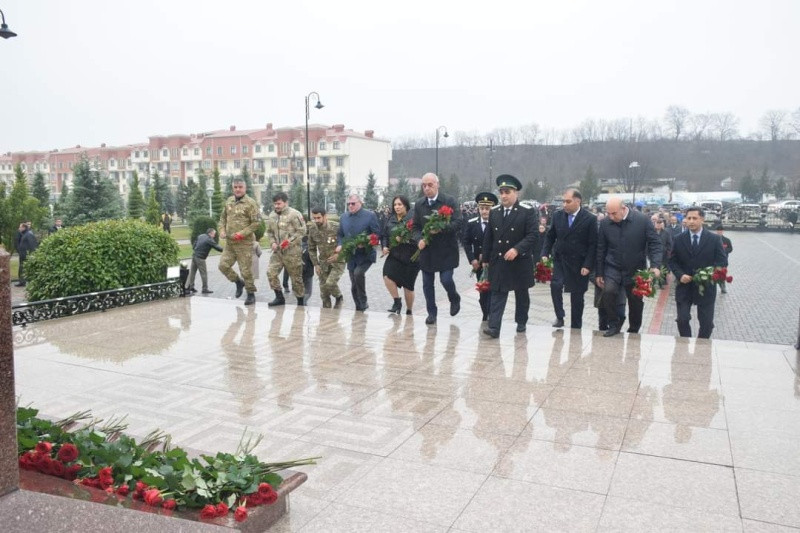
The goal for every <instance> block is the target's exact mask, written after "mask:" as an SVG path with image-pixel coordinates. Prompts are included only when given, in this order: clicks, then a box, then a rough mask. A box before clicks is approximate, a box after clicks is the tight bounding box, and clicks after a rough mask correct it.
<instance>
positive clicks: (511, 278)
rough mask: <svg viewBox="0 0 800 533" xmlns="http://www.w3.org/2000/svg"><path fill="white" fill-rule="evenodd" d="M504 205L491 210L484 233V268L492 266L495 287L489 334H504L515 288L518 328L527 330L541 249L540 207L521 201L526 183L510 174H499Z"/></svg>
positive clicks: (485, 330)
mask: <svg viewBox="0 0 800 533" xmlns="http://www.w3.org/2000/svg"><path fill="white" fill-rule="evenodd" d="M497 186H498V188H499V189H500V205H499V206H497V207H495V208H494V209H492V211H491V213H490V214H489V225H488V226H487V228H486V233H485V234H484V237H483V268H489V285H490V288H489V290H490V291H492V296H491V303H490V306H489V320H488V324H487V327H486V328H485V329H484V330H483V332H484V333H485V334H486V335H489V336H490V337H493V338H497V337H499V336H500V322H501V321H502V319H503V312H504V311H505V308H506V301H507V300H508V292H509V291H514V299H515V300H516V309H515V312H514V321H515V322H516V323H517V332H519V333H521V332H523V331H525V329H526V327H527V323H528V309H529V308H530V306H531V298H530V295H529V294H528V289H530V288H531V287H533V285H534V283H535V280H534V277H533V257H534V255H535V254H536V252H537V251H538V250H539V246H537V244H538V242H537V241H538V231H539V221H538V220H537V216H536V211H535V210H534V209H531V208H529V207H526V206H524V205H520V203H519V201H518V198H517V197H518V192H519V190H520V189H522V184H521V183H520V182H519V180H518V179H517V178H515V177H514V176H511V175H510V174H502V175H500V176H498V177H497Z"/></svg>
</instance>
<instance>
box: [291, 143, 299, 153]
mask: <svg viewBox="0 0 800 533" xmlns="http://www.w3.org/2000/svg"><path fill="white" fill-rule="evenodd" d="M292 150H294V151H295V152H299V151H300V143H294V144H293V145H292Z"/></svg>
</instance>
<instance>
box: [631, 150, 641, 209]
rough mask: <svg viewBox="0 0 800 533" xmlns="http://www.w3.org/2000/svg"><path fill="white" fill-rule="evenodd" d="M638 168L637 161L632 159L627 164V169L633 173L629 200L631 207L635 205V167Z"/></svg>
mask: <svg viewBox="0 0 800 533" xmlns="http://www.w3.org/2000/svg"><path fill="white" fill-rule="evenodd" d="M637 168H639V163H638V162H636V161H633V162H632V163H631V164H630V165H628V170H630V171H631V173H632V175H633V199H632V200H631V207H634V208H635V207H636V169H637Z"/></svg>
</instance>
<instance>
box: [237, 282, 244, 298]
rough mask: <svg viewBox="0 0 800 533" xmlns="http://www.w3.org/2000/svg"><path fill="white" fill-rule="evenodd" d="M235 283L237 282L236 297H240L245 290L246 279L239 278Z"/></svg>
mask: <svg viewBox="0 0 800 533" xmlns="http://www.w3.org/2000/svg"><path fill="white" fill-rule="evenodd" d="M235 283H236V297H237V298H239V297H241V296H242V293H243V292H244V281H242V280H240V279H237V280H236V282H235Z"/></svg>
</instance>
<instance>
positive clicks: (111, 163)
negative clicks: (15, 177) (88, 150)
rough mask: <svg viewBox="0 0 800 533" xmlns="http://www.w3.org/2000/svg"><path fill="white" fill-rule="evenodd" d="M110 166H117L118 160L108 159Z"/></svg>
mask: <svg viewBox="0 0 800 533" xmlns="http://www.w3.org/2000/svg"><path fill="white" fill-rule="evenodd" d="M108 166H109V167H115V166H117V162H116V161H115V160H113V159H110V160H109V161H108ZM37 170H38V168H37Z"/></svg>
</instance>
